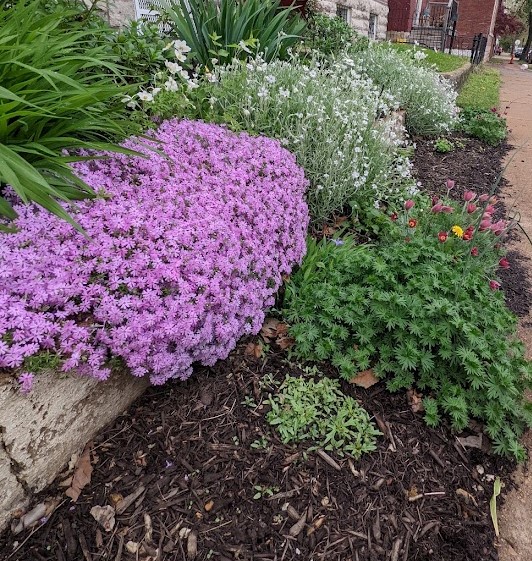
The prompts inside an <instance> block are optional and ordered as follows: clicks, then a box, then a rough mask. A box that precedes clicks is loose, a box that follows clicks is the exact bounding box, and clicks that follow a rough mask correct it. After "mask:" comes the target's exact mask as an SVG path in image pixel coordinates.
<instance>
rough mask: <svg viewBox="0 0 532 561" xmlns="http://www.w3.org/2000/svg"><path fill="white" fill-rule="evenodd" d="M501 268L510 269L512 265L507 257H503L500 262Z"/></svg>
mask: <svg viewBox="0 0 532 561" xmlns="http://www.w3.org/2000/svg"><path fill="white" fill-rule="evenodd" d="M499 267H500V268H501V269H509V268H510V263H509V261H508V260H507V259H506V257H503V258H502V259H501V260H500V261H499Z"/></svg>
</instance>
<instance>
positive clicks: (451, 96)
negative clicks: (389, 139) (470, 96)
mask: <svg viewBox="0 0 532 561" xmlns="http://www.w3.org/2000/svg"><path fill="white" fill-rule="evenodd" d="M355 59H356V61H357V68H358V69H359V70H360V71H361V72H362V73H363V74H364V75H366V76H368V77H369V78H371V79H372V80H373V82H374V83H375V84H376V85H377V86H378V87H380V88H382V89H384V90H385V91H387V92H390V93H391V94H392V95H393V96H394V97H395V98H396V99H397V101H398V103H399V105H400V107H401V108H402V109H405V110H406V127H407V129H408V131H409V132H410V133H412V134H419V135H429V136H430V135H439V134H442V133H447V132H449V131H450V130H452V129H453V128H454V125H455V123H456V115H457V109H456V103H455V102H456V95H457V94H456V92H455V91H454V89H453V87H452V86H451V84H450V82H448V81H447V80H445V79H444V78H442V77H441V76H440V75H439V74H438V73H437V72H436V71H435V70H433V69H431V68H425V67H423V66H420V65H419V64H418V62H417V61H416V60H414V59H413V58H412V57H411V56H409V54H408V53H402V52H398V51H396V50H395V49H393V48H392V47H391V46H390V45H381V44H373V43H372V44H371V45H370V46H369V47H368V48H367V49H366V50H364V51H361V52H360V53H358V54H357V55H355Z"/></svg>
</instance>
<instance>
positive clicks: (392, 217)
mask: <svg viewBox="0 0 532 561" xmlns="http://www.w3.org/2000/svg"><path fill="white" fill-rule="evenodd" d="M397 218H398V216H397V212H392V214H390V220H393V221H394V222H395V221H396V220H397Z"/></svg>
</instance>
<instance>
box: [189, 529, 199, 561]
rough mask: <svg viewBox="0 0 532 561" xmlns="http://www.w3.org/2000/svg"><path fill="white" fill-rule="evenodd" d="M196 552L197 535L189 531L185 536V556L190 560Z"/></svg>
mask: <svg viewBox="0 0 532 561" xmlns="http://www.w3.org/2000/svg"><path fill="white" fill-rule="evenodd" d="M197 554H198V535H197V534H196V532H190V534H189V535H188V538H187V558H188V559H190V560H192V559H195V558H196V555H197Z"/></svg>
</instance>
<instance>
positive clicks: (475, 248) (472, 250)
mask: <svg viewBox="0 0 532 561" xmlns="http://www.w3.org/2000/svg"><path fill="white" fill-rule="evenodd" d="M471 255H472V256H473V257H477V256H478V247H472V248H471Z"/></svg>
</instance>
